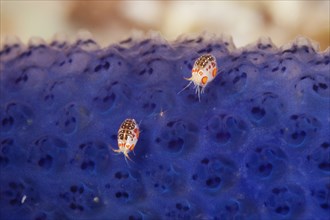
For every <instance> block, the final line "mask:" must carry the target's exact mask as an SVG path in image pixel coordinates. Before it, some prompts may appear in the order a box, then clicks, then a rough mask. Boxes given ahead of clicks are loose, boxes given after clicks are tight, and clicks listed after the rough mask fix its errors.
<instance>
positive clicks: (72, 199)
mask: <svg viewBox="0 0 330 220" xmlns="http://www.w3.org/2000/svg"><path fill="white" fill-rule="evenodd" d="M0 58H1V62H0V70H1V73H0V79H1V82H0V94H1V100H0V168H1V173H0V217H1V219H3V220H16V219H17V220H24V219H33V220H49V219H68V220H69V219H82V220H89V219H96V220H103V219H104V220H106V219H109V220H112V219H114V220H117V219H118V220H124V219H127V220H154V219H184V220H189V219H192V220H194V219H200V220H243V219H244V220H245V219H246V220H259V219H260V220H272V219H274V220H275V219H283V220H284V219H287V220H293V219H297V220H314V219H315V220H327V219H330V137H329V134H330V113H329V111H330V89H329V87H330V50H329V49H328V50H326V51H319V50H318V48H317V46H316V45H315V44H314V43H312V42H311V41H309V40H308V39H306V38H303V37H298V38H297V39H296V40H295V41H293V42H291V43H288V44H287V45H284V46H282V47H276V46H275V45H274V44H273V43H272V41H271V40H270V39H269V38H261V39H260V40H259V41H257V42H255V43H253V44H251V45H248V46H246V47H241V48H236V47H235V45H234V44H233V42H232V39H231V38H230V37H225V36H215V35H211V34H201V35H198V36H191V35H185V36H182V37H180V38H178V39H177V40H175V41H171V42H168V41H166V40H164V38H162V37H161V36H160V35H157V34H153V35H152V36H149V37H146V38H135V37H134V36H133V37H131V38H127V39H125V40H123V41H121V42H119V43H117V44H112V45H110V46H109V47H105V48H101V47H99V46H98V45H97V44H96V43H95V41H94V40H93V39H90V38H81V39H79V40H77V41H76V42H75V43H68V42H66V41H65V40H61V38H58V39H57V40H54V41H52V42H50V43H45V42H44V41H41V40H38V39H34V40H32V41H31V43H30V45H23V44H20V43H19V42H18V41H15V40H13V41H12V42H10V43H8V44H6V45H5V46H4V47H3V49H2V51H1V52H0ZM197 61H198V62H197ZM208 65H210V66H208ZM197 67H198V68H204V67H205V68H208V67H209V68H212V69H208V70H207V71H209V70H210V72H205V71H206V70H205V71H204V69H203V70H202V72H198V71H193V69H195V68H197ZM213 70H214V71H213ZM203 71H204V72H203ZM194 74H196V75H194ZM198 74H200V75H201V77H202V76H203V78H198V80H197V78H196V77H197V76H198ZM204 77H207V78H204ZM189 83H190V84H189ZM187 85H188V86H187ZM133 119H134V120H133ZM123 122H125V123H123ZM130 138H131V139H130Z"/></svg>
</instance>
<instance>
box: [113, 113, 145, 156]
mask: <svg viewBox="0 0 330 220" xmlns="http://www.w3.org/2000/svg"><path fill="white" fill-rule="evenodd" d="M139 134H140V130H139V126H138V124H137V123H136V121H135V120H134V119H126V120H125V121H124V122H123V123H122V124H121V125H120V128H119V130H118V136H117V141H118V149H112V150H113V151H114V152H116V153H123V154H124V156H125V160H126V162H127V158H128V159H129V160H131V158H130V157H129V156H128V154H129V153H130V152H131V151H133V150H134V148H135V145H136V143H137V141H138V139H139ZM131 161H132V160H131Z"/></svg>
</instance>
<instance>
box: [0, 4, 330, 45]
mask: <svg viewBox="0 0 330 220" xmlns="http://www.w3.org/2000/svg"><path fill="white" fill-rule="evenodd" d="M329 17H330V6H329V1H328V0H324V1H293V0H290V1H151V0H150V1H119V0H118V1H92V0H90V1H50V0H45V1H42V0H39V1H28V0H24V1H23V0H22V1H15V0H1V43H2V42H3V41H4V39H5V37H4V36H6V35H16V36H18V37H19V38H20V39H21V40H22V42H24V43H27V42H28V40H29V38H30V37H32V36H39V37H42V38H44V39H45V40H47V41H50V40H51V39H52V36H53V35H54V34H55V33H57V32H61V33H65V34H68V36H75V35H76V33H77V31H78V30H80V29H87V30H89V31H90V32H91V33H92V34H93V36H94V38H95V39H96V41H97V42H98V43H99V44H100V45H102V46H107V45H109V44H111V43H115V42H118V41H120V40H123V39H125V38H127V37H128V36H130V35H131V33H132V31H136V30H138V31H142V32H147V31H149V30H156V31H159V32H160V33H161V34H162V35H163V36H164V37H165V38H166V39H167V40H174V39H176V38H177V37H178V36H179V35H181V34H183V33H199V32H201V31H209V32H211V33H219V34H220V33H225V34H228V35H231V36H232V37H233V40H234V43H235V45H236V46H237V47H240V46H245V45H247V44H249V43H252V42H254V41H256V40H257V39H258V37H259V36H270V37H271V38H272V40H273V42H274V43H275V44H276V45H277V46H281V45H283V44H285V43H288V42H289V41H290V40H293V39H294V38H295V37H296V36H297V35H303V36H306V37H309V38H311V39H313V40H314V41H317V42H319V44H320V48H321V50H324V49H326V48H327V47H329V44H330V43H329V41H330V36H329V27H330V23H329Z"/></svg>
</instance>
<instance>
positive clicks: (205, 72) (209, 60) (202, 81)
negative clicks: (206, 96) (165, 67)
mask: <svg viewBox="0 0 330 220" xmlns="http://www.w3.org/2000/svg"><path fill="white" fill-rule="evenodd" d="M217 71H218V68H217V61H216V59H215V57H214V56H212V55H211V54H205V55H202V56H200V57H199V58H198V59H197V60H196V61H195V63H194V66H193V68H192V71H191V74H192V75H191V77H190V78H185V79H186V80H188V81H190V82H189V83H188V85H187V86H186V87H184V88H183V89H182V90H181V91H180V92H182V91H183V90H185V89H186V88H188V87H189V86H190V84H191V83H194V86H195V89H196V93H197V94H198V99H199V101H200V100H201V99H200V96H201V93H203V92H204V89H205V87H206V86H207V84H208V83H210V82H211V81H212V80H213V79H214V78H215V77H216V75H217ZM180 92H179V93H180Z"/></svg>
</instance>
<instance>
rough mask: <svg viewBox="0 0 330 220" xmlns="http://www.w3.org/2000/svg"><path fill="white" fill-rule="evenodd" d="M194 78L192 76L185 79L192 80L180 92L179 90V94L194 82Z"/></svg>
mask: <svg viewBox="0 0 330 220" xmlns="http://www.w3.org/2000/svg"><path fill="white" fill-rule="evenodd" d="M192 78H193V77H190V78H184V79H185V80H188V81H190V82H189V83H188V85H186V86H185V87H184V88H183V89H182V90H181V91H180V92H178V93H177V94H180V93H181V92H183V91H184V90H185V89H187V88H188V87H189V86H190V85H191V83H193V80H192Z"/></svg>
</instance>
